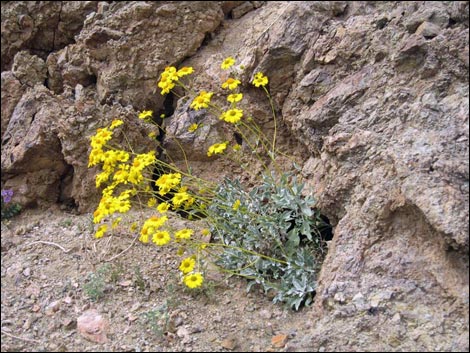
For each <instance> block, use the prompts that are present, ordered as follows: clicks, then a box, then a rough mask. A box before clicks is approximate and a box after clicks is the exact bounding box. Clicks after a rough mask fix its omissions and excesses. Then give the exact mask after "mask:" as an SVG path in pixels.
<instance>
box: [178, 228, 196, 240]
mask: <svg viewBox="0 0 470 353" xmlns="http://www.w3.org/2000/svg"><path fill="white" fill-rule="evenodd" d="M193 233H194V230H192V229H188V228H186V229H181V230H179V231H177V232H176V233H175V239H176V240H181V239H189V238H191V235H193Z"/></svg>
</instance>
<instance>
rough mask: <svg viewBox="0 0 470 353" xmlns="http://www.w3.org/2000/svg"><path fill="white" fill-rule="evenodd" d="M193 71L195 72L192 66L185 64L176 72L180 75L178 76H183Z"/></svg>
mask: <svg viewBox="0 0 470 353" xmlns="http://www.w3.org/2000/svg"><path fill="white" fill-rule="evenodd" d="M193 72H194V69H193V68H192V67H190V66H189V67H188V66H184V67H182V68H181V69H179V70H178V72H176V75H178V77H183V76H186V75H189V74H192V73H193Z"/></svg>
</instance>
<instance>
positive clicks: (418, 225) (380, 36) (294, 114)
mask: <svg viewBox="0 0 470 353" xmlns="http://www.w3.org/2000/svg"><path fill="white" fill-rule="evenodd" d="M70 3H72V2H70ZM74 3H75V2H74ZM77 3H78V2H77ZM80 3H82V2H80ZM33 4H35V3H29V2H28V3H26V2H7V3H5V4H4V5H2V58H3V57H5V61H3V60H2V186H4V187H8V188H11V187H13V188H14V189H15V190H18V191H17V192H18V193H19V197H20V199H19V200H20V201H21V202H23V203H26V204H27V203H35V202H36V203H37V202H39V201H41V202H57V201H62V202H65V201H66V200H71V201H73V203H75V204H76V205H77V206H78V207H79V210H81V211H86V210H91V209H92V208H93V206H94V204H93V202H94V201H95V200H96V195H95V194H96V191H95V188H94V182H93V177H94V173H95V172H96V171H94V170H88V169H87V156H86V155H87V153H88V140H87V138H88V137H89V136H90V135H91V134H93V133H94V131H95V129H96V128H97V127H100V126H102V125H104V124H105V123H107V122H109V121H110V120H112V118H114V117H118V116H120V117H123V118H124V119H125V120H126V122H127V123H129V127H128V131H126V134H128V135H129V136H130V138H129V140H130V141H131V142H132V143H134V145H139V148H141V149H142V150H145V149H147V150H148V149H149V148H155V143H154V142H152V141H151V140H148V139H147V138H146V134H147V132H148V131H146V128H145V126H143V125H142V124H141V123H140V122H139V121H136V115H137V112H138V111H141V110H144V109H152V110H154V111H155V112H158V114H160V113H161V112H167V113H169V114H173V112H174V114H173V116H172V117H170V119H169V120H168V132H169V136H168V138H167V139H166V140H165V143H166V145H167V147H168V149H169V150H170V151H175V153H177V144H176V143H173V142H172V141H173V139H174V138H178V141H179V142H180V143H182V144H183V145H184V146H193V149H192V151H191V154H190V155H189V157H188V158H189V159H190V160H193V161H196V162H197V163H199V164H198V165H199V166H200V169H201V170H203V169H206V170H210V171H213V170H214V168H215V169H217V168H221V169H224V168H227V167H228V166H227V165H225V164H222V163H225V162H222V161H221V162H217V163H216V166H213V165H211V164H208V163H212V162H208V161H207V158H205V156H204V154H205V151H206V149H207V145H210V144H211V143H213V142H212V141H216V140H217V139H218V138H219V136H222V135H223V134H224V132H225V131H224V130H223V127H222V125H220V122H218V121H214V120H211V119H212V118H211V117H207V116H204V114H201V115H197V114H196V115H194V114H193V113H194V112H188V110H187V107H186V105H187V102H186V101H185V100H184V99H183V100H179V101H178V102H176V100H175V101H174V102H171V100H170V98H168V99H167V100H166V101H165V99H164V97H162V96H161V95H159V94H158V92H156V86H155V83H156V81H157V80H158V77H159V74H160V72H161V71H162V70H163V68H164V67H165V66H167V65H179V64H181V65H192V66H194V67H195V69H196V70H197V78H195V81H194V85H195V87H196V88H197V89H207V90H213V91H215V92H216V94H215V96H216V99H218V98H217V95H218V93H220V89H218V88H217V87H218V86H219V83H218V82H219V81H220V79H221V77H220V69H219V66H220V62H221V61H222V60H223V59H224V58H225V57H227V56H229V55H232V56H235V57H236V58H237V59H238V60H239V61H240V62H242V63H243V64H244V66H245V71H244V72H243V74H242V79H244V81H245V82H246V81H248V80H249V79H250V78H251V77H252V76H253V74H254V73H255V72H257V71H262V72H264V73H265V74H266V75H268V77H269V79H270V85H269V88H270V92H271V93H272V95H273V97H274V103H275V108H276V110H277V112H278V113H279V114H278V119H279V121H278V124H279V125H278V131H279V133H280V135H279V140H278V143H279V144H280V145H281V146H284V147H285V148H288V149H289V150H290V151H291V152H292V153H293V154H294V155H296V158H297V159H299V160H300V161H301V162H302V163H303V170H302V175H303V177H304V178H305V180H306V182H307V185H308V186H309V190H310V191H311V192H313V193H314V194H315V196H316V198H317V199H318V202H319V208H320V209H321V210H322V212H323V213H324V214H325V215H326V216H328V217H329V218H330V220H331V222H332V224H333V225H334V238H333V241H332V242H331V244H330V249H329V253H328V256H327V258H326V260H325V263H324V265H323V270H322V272H321V274H320V278H319V287H318V289H317V298H316V302H315V305H314V307H313V309H311V310H310V311H309V317H310V320H311V321H312V335H311V336H310V337H306V338H305V339H304V342H303V344H304V347H305V348H308V349H312V350H318V349H322V350H378V351H385V350H391V351H392V350H393V351H395V350H396V351H401V350H420V351H426V350H456V351H460V350H462V351H463V350H464V351H468V348H469V347H468V308H469V290H468V285H469V280H468V267H469V257H468V254H469V232H468V224H467V223H468V217H469V205H468V202H469V184H468V182H469V162H468V160H469V130H468V128H469V127H468V120H469V103H468V94H469V86H468V70H469V60H468V57H469V30H468V19H469V5H468V2H346V1H344V2H343V1H335V2H321V1H320V2H269V3H266V4H264V5H263V6H260V5H261V3H259V2H223V3H217V2H175V3H165V2H118V3H117V2H116V3H111V4H109V3H107V2H98V3H97V2H83V4H81V5H77V4H76V5H72V4H69V2H63V4H64V5H63V6H62V10H61V11H62V15H61V16H60V19H61V21H62V19H65V18H66V17H65V12H66V11H70V13H68V15H67V16H70V17H71V19H70V21H71V22H72V23H74V24H75V25H73V26H71V27H70V28H68V29H67V30H65V29H64V28H65V27H66V26H62V27H64V28H62V27H61V28H62V29H59V27H60V26H58V27H57V29H56V30H55V32H54V33H56V39H55V40H53V41H52V43H53V45H50V39H47V38H46V37H47V36H46V34H44V36H45V37H44V38H39V37H40V36H41V33H42V32H41V30H40V28H41V26H43V24H42V23H43V22H41V21H39V20H35V21H32V22H31V21H30V22H31V23H33V24H34V25H35V26H38V27H34V28H32V29H28V30H20V29H19V28H17V26H19V25H20V26H24V28H30V27H31V26H30V27H28V23H29V22H28V17H27V16H29V18H32V15H31V14H36V15H35V16H37V17H38V18H42V17H41V16H39V14H41V13H44V16H45V17H47V16H48V15H47V13H49V12H51V11H52V10H47V11H46V10H44V9H42V8H39V7H38V8H34V7H33V6H46V5H33ZM41 4H42V3H41ZM47 6H53V5H47ZM54 6H56V5H54ZM77 6H78V7H79V8H77ZM4 9H5V10H4ZM90 11H94V12H90ZM224 15H225V17H226V19H224ZM15 16H16V17H15ZM21 16H23V17H21ZM14 18H22V19H23V20H22V21H23V22H21V21H19V20H18V22H15V23H14V24H13V23H12V19H14ZM72 18H73V19H72ZM44 21H46V20H44ZM61 21H59V23H60V22H61ZM64 21H65V20H64ZM21 23H23V25H21ZM64 23H65V22H64ZM240 29H243V30H240ZM4 30H5V35H3V33H4ZM74 36H75V37H74ZM4 37H5V39H4ZM67 38H68V39H67ZM204 39H205V40H204ZM4 41H5V42H4ZM4 43H5V45H4ZM43 43H49V44H48V45H49V46H47V45H46V44H43ZM54 43H55V44H54ZM38 46H41V48H42V47H43V48H47V50H48V52H47V53H46V54H44V52H41V53H42V54H41V53H39V51H38ZM51 48H52V49H51ZM44 50H46V49H44ZM6 70H8V71H6ZM222 79H223V77H222ZM214 82H215V83H214ZM244 91H245V92H246V99H247V101H248V102H249V103H248V105H249V109H250V111H251V112H253V115H254V116H255V117H256V119H258V121H259V123H260V125H261V126H262V127H263V129H264V131H265V132H266V134H268V135H269V134H271V133H272V131H273V126H274V125H273V121H272V117H271V113H270V106H269V104H267V103H263V102H264V100H263V99H262V98H263V97H262V94H260V93H259V91H258V90H256V89H254V88H253V87H249V86H248V85H246V86H244ZM194 122H202V123H203V125H204V126H205V127H206V130H204V131H202V133H201V134H202V135H198V137H197V138H192V137H191V136H189V135H188V134H187V127H188V126H189V125H190V124H192V123H194ZM221 166H222V167H221ZM208 175H210V174H208Z"/></svg>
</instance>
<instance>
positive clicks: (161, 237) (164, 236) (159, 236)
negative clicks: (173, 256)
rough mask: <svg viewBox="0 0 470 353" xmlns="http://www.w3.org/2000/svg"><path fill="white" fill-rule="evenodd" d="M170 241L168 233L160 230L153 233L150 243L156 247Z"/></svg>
mask: <svg viewBox="0 0 470 353" xmlns="http://www.w3.org/2000/svg"><path fill="white" fill-rule="evenodd" d="M170 240H171V238H170V233H168V232H167V231H166V230H160V231H158V232H155V233H154V234H153V236H152V241H153V242H154V243H155V244H157V245H158V246H163V245H165V244H168V243H169V242H170Z"/></svg>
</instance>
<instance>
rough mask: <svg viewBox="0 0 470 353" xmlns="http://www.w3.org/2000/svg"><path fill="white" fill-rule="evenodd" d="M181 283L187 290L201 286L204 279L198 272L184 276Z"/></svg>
mask: <svg viewBox="0 0 470 353" xmlns="http://www.w3.org/2000/svg"><path fill="white" fill-rule="evenodd" d="M183 282H184V284H186V286H188V287H189V288H197V287H200V286H202V282H204V277H202V274H201V273H200V272H196V273H192V274H189V275H186V276H184V278H183Z"/></svg>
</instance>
